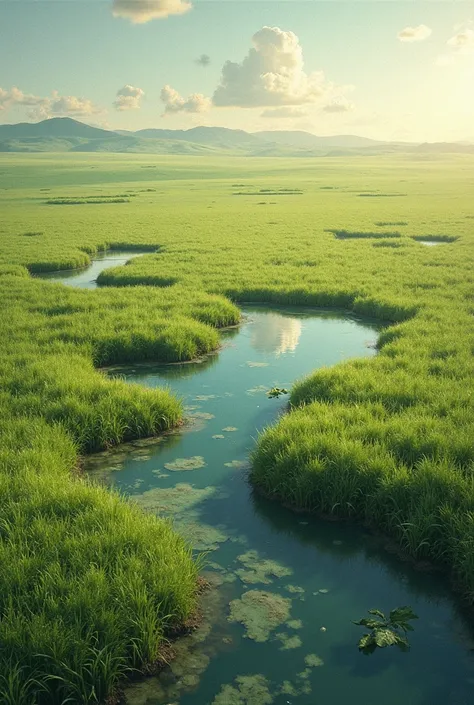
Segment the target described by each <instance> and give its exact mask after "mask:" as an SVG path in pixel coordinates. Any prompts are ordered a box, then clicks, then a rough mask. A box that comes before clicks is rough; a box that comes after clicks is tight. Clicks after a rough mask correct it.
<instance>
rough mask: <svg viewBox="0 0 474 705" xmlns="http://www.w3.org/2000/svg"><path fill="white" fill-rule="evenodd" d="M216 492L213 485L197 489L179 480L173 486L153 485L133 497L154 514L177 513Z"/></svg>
mask: <svg viewBox="0 0 474 705" xmlns="http://www.w3.org/2000/svg"><path fill="white" fill-rule="evenodd" d="M216 493H217V489H216V488H215V487H204V488H203V489H199V488H198V487H193V485H190V484H188V483H186V482H180V483H178V484H177V485H175V486H174V487H169V488H163V489H161V488H159V487H154V488H153V489H152V490H147V491H146V492H144V493H143V494H141V495H135V496H134V497H133V499H134V500H135V502H136V503H137V504H139V505H140V507H142V509H146V510H147V511H150V512H155V514H172V515H175V514H179V513H180V512H185V511H188V510H190V509H192V507H195V506H196V505H197V504H200V503H201V502H203V501H204V500H206V499H209V498H210V497H212V496H214V495H215V494H216Z"/></svg>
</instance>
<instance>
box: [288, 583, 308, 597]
mask: <svg viewBox="0 0 474 705" xmlns="http://www.w3.org/2000/svg"><path fill="white" fill-rule="evenodd" d="M285 590H288V592H291V593H293V595H302V594H303V593H304V588H302V587H299V585H285Z"/></svg>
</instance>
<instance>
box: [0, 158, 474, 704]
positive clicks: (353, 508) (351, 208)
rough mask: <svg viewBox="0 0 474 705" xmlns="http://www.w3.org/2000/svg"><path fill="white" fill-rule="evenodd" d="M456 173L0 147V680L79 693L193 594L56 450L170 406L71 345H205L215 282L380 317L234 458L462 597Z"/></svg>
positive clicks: (180, 562) (116, 354)
mask: <svg viewBox="0 0 474 705" xmlns="http://www.w3.org/2000/svg"><path fill="white" fill-rule="evenodd" d="M473 190H474V158H473V157H472V156H456V157H425V158H420V157H408V156H393V157H367V158H362V157H354V158H352V159H351V160H344V159H342V158H341V159H339V158H331V159H319V160H309V159H308V160H304V161H301V160H297V159H293V160H279V159H266V160H263V159H262V160H257V159H237V158H235V159H225V160H223V159H222V160H219V159H204V158H179V157H169V158H167V157H159V158H157V157H153V156H138V155H101V156H96V155H68V154H65V155H51V154H48V155H34V156H32V155H11V154H6V155H1V156H0V208H1V210H2V222H1V223H0V296H1V301H2V308H3V311H2V314H3V315H2V319H1V324H0V331H1V346H2V367H1V371H0V374H1V396H0V409H1V412H2V428H1V433H2V450H1V455H0V467H1V474H0V488H1V490H0V491H1V493H2V505H3V506H4V507H5V509H4V512H3V513H2V517H3V523H2V531H1V535H0V552H1V555H2V558H3V560H2V561H1V564H2V566H3V567H2V569H1V570H0V584H1V587H2V589H1V592H0V609H1V611H2V613H3V614H4V615H6V617H4V619H3V620H2V621H1V623H0V640H1V642H2V644H3V649H2V652H1V655H0V674H1V675H0V692H1V693H2V696H3V697H4V699H5V702H8V703H15V705H31V704H32V703H35V702H38V703H41V704H42V703H43V702H44V703H58V704H59V703H62V702H64V699H65V698H66V697H68V696H69V697H71V698H72V699H73V700H74V698H76V701H78V699H79V698H83V701H84V702H98V701H100V700H101V699H103V697H104V696H105V695H106V694H108V693H110V691H111V689H112V688H113V686H114V685H115V684H116V682H117V679H118V678H119V677H120V676H121V675H122V674H123V673H124V671H125V670H126V668H127V667H130V666H133V667H136V666H138V665H140V664H142V663H143V662H147V661H150V660H153V659H154V658H155V657H156V654H157V650H158V648H159V643H160V640H161V637H162V634H163V631H164V630H166V627H167V624H168V622H169V621H170V620H171V621H174V622H179V621H182V620H183V619H184V618H185V617H187V616H188V615H189V614H190V612H191V611H192V609H193V607H194V593H195V583H196V577H197V567H196V564H195V563H193V561H192V559H191V556H190V553H189V551H188V549H187V547H186V545H185V544H184V543H183V542H182V541H181V540H180V539H178V538H177V537H176V535H175V534H174V533H173V532H172V531H171V530H170V528H169V526H168V525H167V524H166V523H164V522H163V521H161V520H159V519H155V518H154V517H148V516H147V517H145V516H144V515H141V514H140V513H139V512H138V511H137V510H136V509H135V508H134V507H132V506H131V505H129V504H128V503H126V502H125V501H124V500H123V499H121V498H120V497H118V496H117V495H114V494H110V493H107V492H106V491H105V490H103V489H99V488H97V487H94V486H91V485H90V484H88V483H87V482H86V481H85V480H83V479H81V478H80V477H79V476H78V475H77V473H75V474H74V476H73V475H72V474H71V473H73V472H74V470H75V468H76V465H77V458H78V455H79V454H81V453H85V452H90V451H91V450H94V449H98V448H104V447H108V446H110V445H114V444H116V443H118V442H120V441H121V440H123V439H130V438H136V437H140V436H146V435H152V434H154V433H157V432H159V431H161V430H164V429H166V428H168V427H169V426H171V425H174V424H176V423H177V422H178V421H179V419H180V418H181V414H182V411H181V406H180V403H179V401H178V400H176V399H175V398H174V397H173V396H172V395H171V394H170V393H169V392H167V391H166V390H164V391H156V390H153V391H152V390H145V389H142V388H140V387H139V386H137V385H126V384H125V383H124V382H120V381H111V380H108V379H107V378H106V377H105V376H104V375H103V374H102V373H100V372H99V371H97V370H96V369H94V367H99V366H104V365H108V364H117V363H120V362H132V361H133V362H135V361H144V360H157V361H175V360H187V359H192V358H194V357H196V356H198V355H201V354H203V353H206V352H208V351H210V350H213V349H215V348H217V347H218V344H219V336H218V333H217V330H216V329H218V328H219V327H222V326H225V325H228V324H232V323H235V322H237V320H238V317H239V311H238V309H237V307H236V306H235V305H234V303H231V301H232V302H236V303H238V302H243V301H246V302H249V301H254V302H274V303H283V304H287V303H290V304H298V305H311V306H322V307H326V308H327V307H334V308H338V309H344V310H349V311H354V312H356V313H358V314H360V315H367V316H370V317H372V318H379V319H381V320H384V321H386V322H392V323H394V324H395V325H393V326H391V327H390V328H388V329H387V330H386V331H385V332H384V333H383V334H382V335H381V337H380V340H379V355H378V356H376V357H375V358H373V359H370V360H359V361H357V360H355V361H349V362H346V363H342V364H339V365H337V366H336V367H335V368H330V369H325V370H324V369H323V370H321V371H318V372H317V373H315V374H314V375H311V376H310V377H309V378H307V379H305V380H302V381H301V382H300V383H299V384H297V385H296V386H295V387H294V389H293V390H292V397H291V401H292V405H293V408H292V410H291V412H290V413H289V414H288V415H287V416H286V417H284V418H283V419H282V420H281V421H280V422H279V423H278V424H277V425H276V426H275V427H274V428H270V429H268V430H267V431H266V432H265V433H264V434H263V435H262V436H261V437H260V439H259V441H258V445H257V448H256V450H255V453H254V457H253V468H252V471H251V480H252V482H253V483H254V485H255V486H256V487H257V488H259V489H260V490H262V491H263V492H264V493H266V494H267V495H269V496H272V497H274V498H276V499H282V500H284V501H285V502H286V503H288V502H289V503H290V504H291V505H292V506H294V507H296V508H299V509H307V510H310V511H315V512H322V513H336V514H339V515H342V516H349V517H353V518H355V519H359V520H362V521H365V522H369V523H372V524H373V525H375V527H376V528H379V529H381V530H383V531H384V532H385V533H387V534H389V535H390V536H391V537H392V538H393V539H394V540H395V541H396V542H397V544H398V545H399V546H401V547H402V548H403V550H404V551H405V552H407V553H409V554H410V555H411V556H413V557H416V558H420V559H426V558H428V559H431V560H435V561H437V562H441V563H444V564H446V566H447V568H448V569H449V570H451V571H452V573H453V577H454V578H455V579H456V581H457V583H458V586H459V587H460V589H461V590H462V591H463V593H464V594H465V596H466V597H467V598H468V599H470V600H471V601H473V600H474V484H473V482H474V481H473V470H474V447H473V443H472V439H473V438H474V401H473V393H472V380H473V379H474V365H473V352H474V318H473V316H474V305H473V294H474V285H473V284H474V207H473V205H472V193H473ZM121 194H129V195H128V196H126V197H123V196H121ZM66 200H68V201H71V202H72V203H69V204H66V203H65V201H66ZM48 201H50V203H48ZM51 201H54V203H51ZM58 204H60V205H61V206H62V207H58ZM430 240H431V241H434V242H436V243H438V244H437V245H435V246H431V247H428V246H426V245H425V244H423V242H420V241H430ZM124 246H127V249H130V247H132V248H133V247H137V248H141V247H145V248H147V249H149V250H152V252H150V254H146V255H144V256H143V257H140V258H137V259H134V260H132V261H131V262H130V263H129V264H127V265H126V266H123V267H119V268H116V269H110V270H108V271H106V272H103V273H102V274H101V275H100V283H101V284H102V285H104V287H103V288H102V289H97V290H95V291H79V290H74V289H68V288H66V287H63V286H60V285H56V284H50V283H47V282H43V281H41V280H39V279H34V278H32V277H31V276H30V273H31V272H33V273H34V272H39V271H49V270H60V269H65V268H74V267H79V266H84V265H85V264H87V263H88V262H89V261H90V256H91V255H93V254H94V253H95V252H97V251H98V250H103V249H105V248H107V247H116V248H120V247H124ZM154 250H157V251H156V252H153V251H154ZM110 285H113V286H119V287H121V288H120V289H119V290H117V289H115V288H114V289H110V288H109V286H110ZM144 285H147V286H144ZM150 285H151V286H154V288H151V287H150ZM224 297H227V299H230V300H231V301H229V300H226V298H224ZM32 517H34V520H33V519H30V518H32ZM150 536H153V537H154V538H155V540H150ZM111 556H113V557H114V560H111V558H110V557H111ZM93 557H95V558H94V561H95V563H94V566H93V568H91V560H93ZM165 565H166V566H167V568H166V570H165V569H164V568H163V566H165ZM170 566H171V567H170ZM45 596H47V597H48V599H46V597H45ZM171 596H172V597H171ZM118 603H120V604H121V605H123V610H121V611H116V605H117V604H118ZM38 605H42V606H43V609H42V610H40V609H39V607H38ZM150 614H153V615H157V616H156V618H155V619H152V620H150ZM32 615H39V616H35V617H33V616H32ZM170 615H171V617H170ZM85 624H87V625H89V627H90V629H89V631H85V629H84V625H85ZM99 631H100V632H101V634H103V635H104V640H103V641H100V640H99V641H98V640H97V637H96V634H97V633H98V632H99ZM58 635H61V639H59V637H58ZM5 645H6V647H5ZM38 654H43V655H44V657H43V656H42V657H41V658H38ZM87 669H88V672H89V673H90V674H91V675H90V678H89V681H88V682H83V681H82V680H81V679H80V678H79V677H78V676H77V674H78V673H79V672H82V673H84V672H86V670H87ZM48 674H51V675H53V676H57V677H58V678H54V679H51V678H48ZM38 682H39V683H40V684H41V687H43V688H44V694H43V695H41V696H40V697H39V699H37V700H34V699H33V697H32V695H31V693H32V692H33V691H34V690H37V688H38V685H37V683H38ZM94 687H95V693H96V695H93V688H94ZM94 697H96V700H94ZM8 698H10V699H9V700H8Z"/></svg>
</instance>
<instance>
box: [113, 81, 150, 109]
mask: <svg viewBox="0 0 474 705" xmlns="http://www.w3.org/2000/svg"><path fill="white" fill-rule="evenodd" d="M144 95H145V91H143V90H142V89H141V88H136V87H135V86H131V85H130V84H129V83H127V84H126V85H125V86H124V87H123V88H120V89H119V90H118V91H117V97H116V99H115V100H114V108H115V109H116V110H120V111H123V110H138V109H139V108H141V100H142V98H143V96H144Z"/></svg>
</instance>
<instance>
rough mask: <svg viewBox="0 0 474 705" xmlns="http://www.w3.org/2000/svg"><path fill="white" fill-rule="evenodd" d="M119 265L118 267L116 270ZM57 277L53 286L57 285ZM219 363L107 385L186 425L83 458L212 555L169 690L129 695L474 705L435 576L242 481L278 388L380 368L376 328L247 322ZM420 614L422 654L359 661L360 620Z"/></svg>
mask: <svg viewBox="0 0 474 705" xmlns="http://www.w3.org/2000/svg"><path fill="white" fill-rule="evenodd" d="M114 264H115V263H114ZM51 278H53V277H51ZM243 314H244V322H243V324H242V325H241V326H240V327H239V328H237V329H231V330H227V331H224V332H223V333H222V342H223V348H222V350H221V351H220V352H219V353H218V354H215V355H211V356H209V357H207V358H206V359H205V360H203V361H201V362H199V363H188V364H182V365H169V366H154V367H153V366H136V367H134V368H122V369H116V370H111V371H110V374H112V375H118V374H119V375H123V376H124V377H125V379H127V381H129V382H130V383H131V384H142V385H146V386H149V387H152V388H153V387H156V386H162V385H168V386H169V387H170V388H171V389H172V390H173V391H174V392H175V393H177V394H178V395H179V396H181V397H182V398H183V399H184V403H185V405H186V413H187V417H188V423H187V424H186V426H185V427H184V428H182V429H180V430H179V431H177V432H174V433H171V434H168V435H166V436H164V437H163V438H161V439H155V440H142V441H137V442H135V443H132V444H130V445H127V446H122V447H121V448H119V449H116V450H114V451H113V452H106V453H100V454H97V455H95V456H90V457H89V458H88V459H87V466H86V469H87V471H88V472H89V473H90V474H91V475H92V476H93V477H95V478H97V479H98V480H100V481H101V482H105V483H106V484H108V485H110V486H114V487H116V488H118V489H120V490H121V491H122V492H124V493H126V494H127V495H129V496H130V497H132V498H133V499H134V500H135V501H136V502H138V503H139V504H140V505H141V506H142V507H143V508H144V509H146V510H148V511H154V512H157V513H160V514H161V515H165V516H169V517H171V518H172V519H173V521H174V523H175V526H176V528H177V530H178V531H180V532H182V533H183V534H184V535H185V536H186V537H187V538H188V539H189V540H190V541H191V543H192V544H193V546H194V548H195V549H196V551H207V552H208V554H207V557H206V560H207V566H206V568H205V575H206V577H207V578H208V579H209V580H210V582H211V583H213V584H214V586H215V588H216V589H214V590H211V591H210V592H208V593H207V594H206V596H205V598H204V603H203V611H204V621H203V624H202V626H201V627H200V629H198V630H197V631H196V632H195V633H194V634H193V635H191V636H189V637H185V638H183V639H180V640H179V641H178V642H177V644H176V651H177V657H176V659H175V660H174V661H173V662H172V664H171V667H170V668H169V669H167V670H166V671H164V672H163V673H162V674H161V675H160V677H159V678H149V679H147V680H144V681H141V682H136V683H133V684H132V685H131V686H130V687H128V688H127V691H126V698H127V702H128V703H129V705H167V704H175V705H177V704H178V703H179V705H211V704H212V705H265V704H267V705H270V703H272V702H273V703H275V705H289V704H290V705H291V704H293V703H301V705H316V704H317V703H321V705H349V703H350V705H375V704H376V703H377V704H378V703H381V704H382V705H402V704H403V705H472V700H473V698H472V693H473V692H474V654H473V649H474V641H473V634H472V633H470V631H469V628H468V627H467V621H466V619H465V617H464V615H463V614H462V611H461V610H460V608H459V607H458V606H457V604H456V601H455V599H454V598H453V597H452V595H451V594H450V591H449V586H448V584H447V583H446V581H444V579H443V578H442V577H441V576H439V575H438V574H433V573H424V572H417V571H416V570H415V569H414V568H413V567H412V566H410V565H407V564H404V563H402V562H401V561H400V560H399V559H397V558H396V557H394V556H392V555H391V554H389V553H388V552H387V551H386V550H384V547H383V545H382V542H381V540H380V539H378V538H376V537H374V536H372V535H371V534H369V533H368V532H366V531H365V530H364V529H361V528H358V527H355V526H353V525H350V524H345V523H332V522H324V521H321V520H318V519H316V518H314V517H311V516H307V515H301V514H295V513H292V512H290V511H288V510H286V509H284V508H282V507H281V506H279V505H278V504H276V503H271V502H269V501H267V500H265V499H263V498H262V497H259V496H256V495H255V494H254V493H253V491H252V488H251V487H250V486H249V484H248V482H247V479H246V469H247V467H248V466H247V459H248V453H249V451H250V450H251V449H252V447H253V445H254V442H255V438H256V436H257V433H258V431H259V430H260V429H262V428H264V427H265V426H266V425H268V424H269V423H273V422H274V421H275V420H276V418H277V416H278V414H279V413H283V412H284V410H285V405H286V400H285V397H283V398H280V399H268V398H267V396H266V393H265V392H266V390H268V389H269V388H271V387H273V386H278V387H290V386H291V384H292V383H293V382H294V381H295V380H296V379H298V378H299V377H301V376H303V375H305V374H307V373H309V372H310V371H311V370H313V369H315V368H316V367H321V366H325V365H333V364H335V363H337V362H339V361H341V360H343V359H345V358H348V357H354V356H357V357H361V356H372V355H374V354H375V350H374V347H373V345H374V343H375V341H376V338H377V330H378V327H377V325H376V324H371V323H370V322H367V321H362V320H358V319H355V318H354V317H349V316H344V315H342V314H341V315H339V314H336V313H325V312H321V311H308V310H301V309H276V308H270V307H247V306H246V307H243ZM405 604H406V605H411V606H412V607H413V609H414V610H415V612H416V613H417V614H418V615H419V620H418V622H416V624H415V632H414V633H413V634H412V635H411V638H410V641H411V645H412V649H411V651H410V652H409V653H406V654H403V653H400V652H398V651H395V650H394V649H386V650H384V651H380V652H378V653H375V654H373V655H372V656H369V657H367V656H363V655H361V654H359V652H358V650H357V641H358V638H359V637H360V636H361V634H362V633H363V632H362V630H361V629H360V628H358V627H356V626H354V625H352V624H351V620H354V619H358V618H360V617H362V616H365V613H366V611H367V610H368V609H370V608H373V607H377V608H379V609H382V610H387V611H388V610H390V609H392V608H393V607H396V606H399V605H405Z"/></svg>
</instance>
